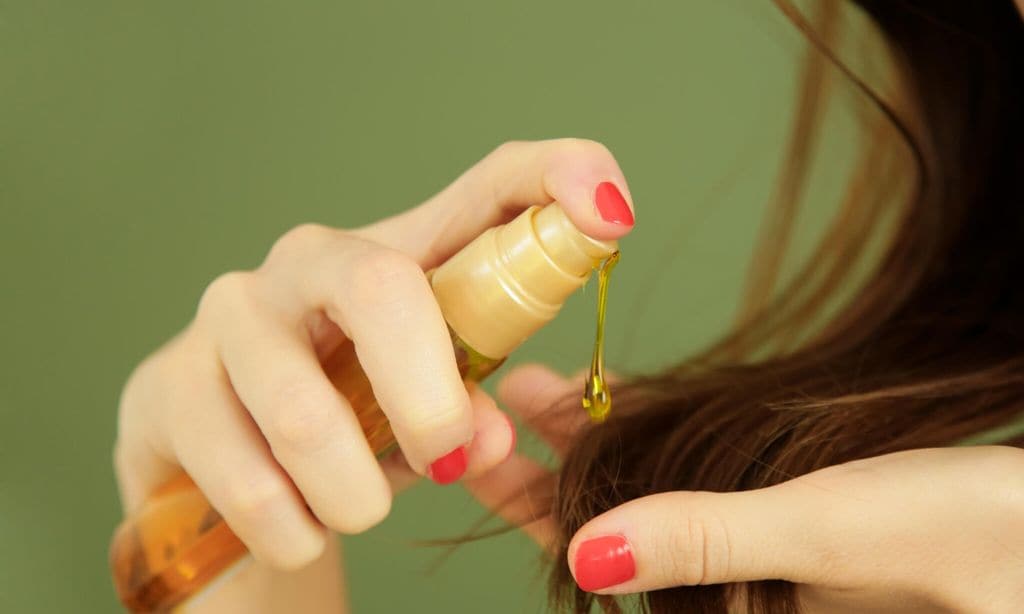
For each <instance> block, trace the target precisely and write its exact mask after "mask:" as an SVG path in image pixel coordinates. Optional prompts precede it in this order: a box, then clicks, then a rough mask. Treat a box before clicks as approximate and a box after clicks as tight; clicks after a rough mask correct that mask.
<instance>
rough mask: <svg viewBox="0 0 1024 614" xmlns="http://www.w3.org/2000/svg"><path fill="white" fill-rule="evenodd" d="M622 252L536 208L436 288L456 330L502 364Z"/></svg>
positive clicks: (435, 281) (461, 260)
mask: <svg viewBox="0 0 1024 614" xmlns="http://www.w3.org/2000/svg"><path fill="white" fill-rule="evenodd" d="M617 249H618V248H617V245H616V244H615V242H613V241H598V240H595V239H592V238H590V237H587V236H586V235H584V234H583V233H581V232H580V231H579V230H577V229H576V227H575V226H573V225H572V223H571V222H570V221H569V219H568V218H567V217H566V216H565V213H564V212H563V211H562V209H561V207H559V206H557V205H548V206H547V207H543V208H541V207H531V208H530V209H527V210H526V211H524V212H523V213H522V214H520V215H519V216H518V217H516V218H515V219H514V220H512V221H511V222H509V223H508V224H505V225H503V226H498V227H495V228H491V229H489V230H487V231H486V232H484V233H483V234H482V235H480V236H479V237H477V238H476V239H475V240H474V241H473V242H471V243H470V244H469V245H467V246H466V247H464V248H463V249H462V250H460V251H459V252H458V253H457V254H455V255H454V256H452V258H451V259H449V260H448V261H447V262H445V263H444V264H442V265H441V266H439V267H438V268H437V269H435V270H434V272H433V274H432V276H431V284H432V286H433V289H434V294H435V295H436V297H437V300H438V304H439V305H440V306H441V312H442V313H443V314H444V316H445V319H446V320H447V321H448V324H449V326H451V327H452V330H453V331H455V333H456V334H457V335H458V336H459V337H460V338H462V340H463V341H465V343H466V344H467V345H469V346H470V347H472V348H473V349H474V350H476V351H477V352H479V353H480V354H482V355H484V356H487V357H490V358H493V359H499V358H504V357H505V356H508V355H509V354H510V353H511V352H512V351H513V350H514V349H515V348H516V347H518V346H519V345H520V344H521V343H522V342H523V341H525V340H526V339H527V338H528V337H530V336H531V335H532V334H533V333H535V332H536V331H537V330H539V329H540V328H541V327H542V326H544V325H545V324H547V323H548V322H549V321H551V319H553V318H554V317H555V315H556V314H557V313H558V311H559V309H561V307H562V305H563V304H564V303H565V301H566V299H567V298H568V297H569V296H570V295H571V294H572V293H573V292H574V291H576V290H577V289H578V288H580V287H581V286H582V285H583V284H584V282H586V280H587V278H588V277H589V276H590V274H591V272H592V271H593V269H594V267H595V266H596V265H597V264H598V263H600V262H601V261H602V260H603V259H605V258H607V257H608V256H610V255H611V254H612V253H614V252H615V251H616V250H617Z"/></svg>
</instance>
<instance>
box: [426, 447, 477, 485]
mask: <svg viewBox="0 0 1024 614" xmlns="http://www.w3.org/2000/svg"><path fill="white" fill-rule="evenodd" d="M466 464H467V460H466V448H465V446H459V447H458V448H455V449H454V450H452V451H451V452H449V453H448V454H445V455H444V456H442V457H441V458H439V459H437V460H436V461H434V462H432V463H430V466H429V467H427V476H428V477H430V479H431V480H434V482H436V483H438V484H451V483H452V482H454V481H456V480H458V479H459V478H461V477H462V474H464V473H466Z"/></svg>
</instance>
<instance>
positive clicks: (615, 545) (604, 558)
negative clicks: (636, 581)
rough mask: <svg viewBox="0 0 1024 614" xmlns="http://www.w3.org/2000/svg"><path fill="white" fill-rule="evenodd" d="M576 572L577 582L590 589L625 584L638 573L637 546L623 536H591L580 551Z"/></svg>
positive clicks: (581, 546)
mask: <svg viewBox="0 0 1024 614" xmlns="http://www.w3.org/2000/svg"><path fill="white" fill-rule="evenodd" d="M573 571H574V572H575V573H574V575H575V576H576V584H577V585H579V587H580V588H581V589H583V590H585V591H588V592H590V591H596V590H600V589H602V588H608V587H609V586H615V585H616V584H622V583H623V582H625V581H626V580H632V579H633V577H634V576H635V575H636V562H635V561H634V560H633V549H632V548H631V547H630V546H629V542H627V541H626V538H625V537H622V536H621V535H606V536H604V537H595V538H593V539H588V540H587V541H585V542H583V543H582V544H580V547H579V548H578V549H577V550H576V561H575V564H574V565H573Z"/></svg>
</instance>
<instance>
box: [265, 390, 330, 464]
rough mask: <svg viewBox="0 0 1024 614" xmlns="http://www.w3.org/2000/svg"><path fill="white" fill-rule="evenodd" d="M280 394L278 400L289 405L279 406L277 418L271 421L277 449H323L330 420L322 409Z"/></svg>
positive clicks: (306, 450)
mask: <svg viewBox="0 0 1024 614" xmlns="http://www.w3.org/2000/svg"><path fill="white" fill-rule="evenodd" d="M300 395H301V393H299V394H297V395H289V394H287V393H282V394H280V395H279V398H282V399H287V398H288V397H289V396H291V397H292V399H291V401H290V402H288V401H286V402H284V403H281V404H279V405H278V411H277V414H276V415H275V416H274V418H273V425H272V427H271V428H272V429H273V434H272V436H273V441H274V443H275V444H276V445H284V446H286V447H287V448H288V449H289V450H298V451H303V452H312V451H316V450H320V449H322V448H323V447H324V446H325V445H326V444H327V442H328V441H329V440H330V438H331V431H332V429H331V427H332V420H331V416H330V414H329V413H328V412H327V411H326V408H325V406H323V405H322V406H320V407H317V406H315V405H312V404H304V403H296V402H295V397H298V396H300Z"/></svg>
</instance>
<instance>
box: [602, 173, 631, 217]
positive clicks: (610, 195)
mask: <svg viewBox="0 0 1024 614" xmlns="http://www.w3.org/2000/svg"><path fill="white" fill-rule="evenodd" d="M594 204H595V205H597V212H598V213H599V214H601V219H603V220H604V221H606V222H611V223H612V224H622V225H623V226H632V225H633V211H632V209H630V208H629V203H627V202H626V199H625V198H623V197H622V192H619V188H617V187H615V184H614V183H612V182H611V181H602V182H601V183H599V184H597V189H596V190H594Z"/></svg>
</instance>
